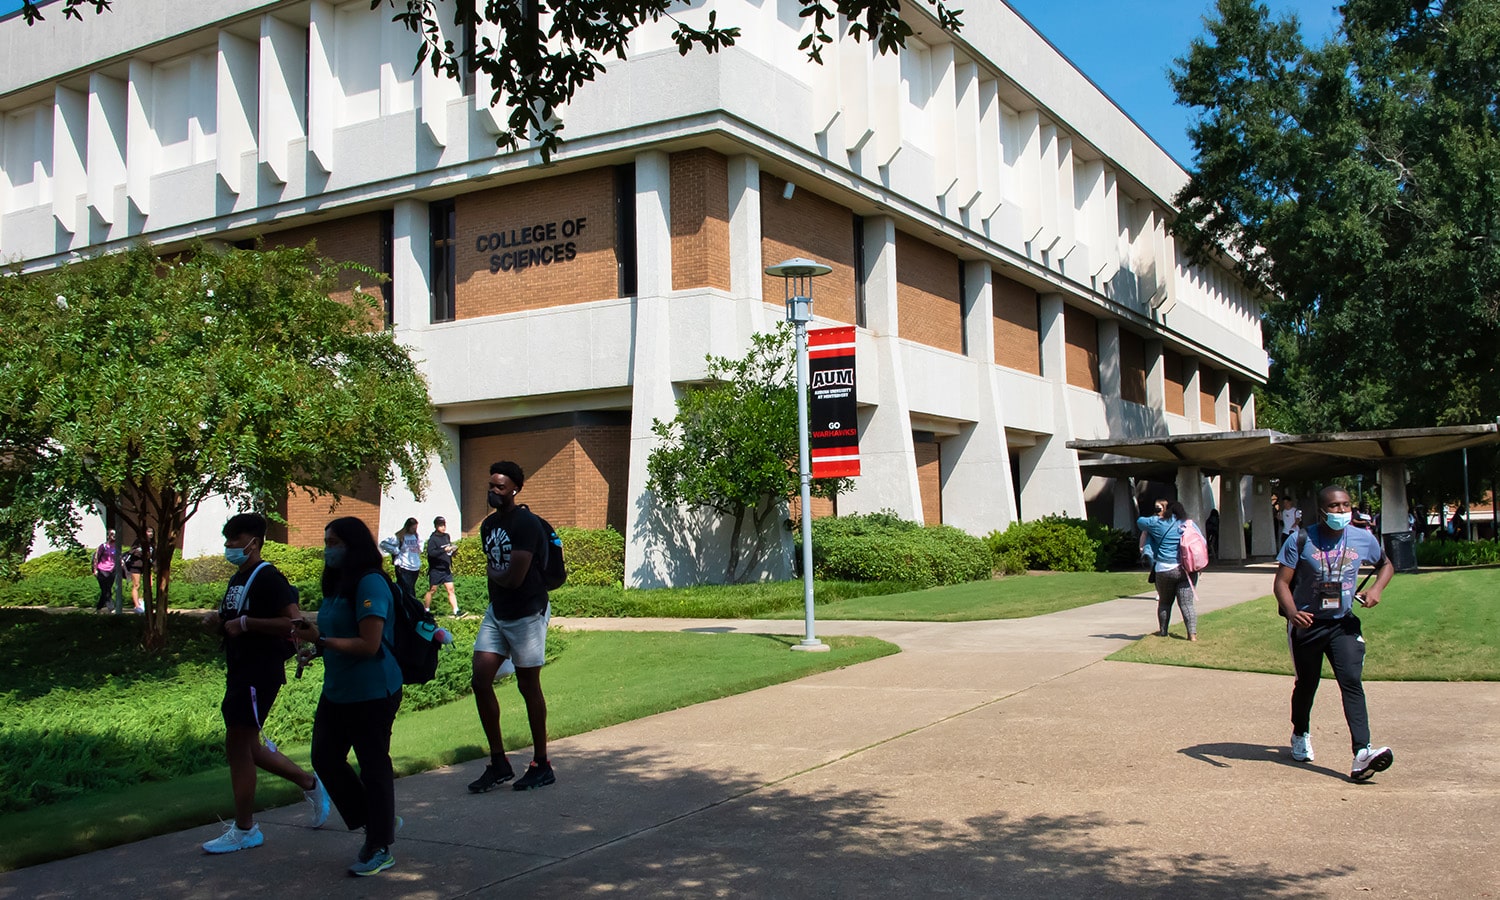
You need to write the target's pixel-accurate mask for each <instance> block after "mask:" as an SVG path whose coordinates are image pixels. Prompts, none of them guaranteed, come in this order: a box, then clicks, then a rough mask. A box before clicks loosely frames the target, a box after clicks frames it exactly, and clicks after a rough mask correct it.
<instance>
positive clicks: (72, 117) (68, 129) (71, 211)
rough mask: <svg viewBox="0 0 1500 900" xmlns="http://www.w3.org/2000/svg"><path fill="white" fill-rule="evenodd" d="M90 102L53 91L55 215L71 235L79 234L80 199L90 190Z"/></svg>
mask: <svg viewBox="0 0 1500 900" xmlns="http://www.w3.org/2000/svg"><path fill="white" fill-rule="evenodd" d="M88 127H89V100H88V97H87V96H86V95H84V94H82V93H80V92H78V91H75V90H70V89H68V88H65V87H57V88H54V89H53V92H52V215H53V217H54V218H56V219H57V223H58V224H59V225H61V226H62V228H63V230H64V231H66V232H68V233H69V234H77V233H78V227H79V225H81V224H83V223H81V222H79V221H78V197H79V195H80V194H83V193H86V192H87V191H88V173H87V168H86V166H85V165H84V160H85V158H86V153H87V148H88Z"/></svg>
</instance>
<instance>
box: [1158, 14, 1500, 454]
mask: <svg viewBox="0 0 1500 900" xmlns="http://www.w3.org/2000/svg"><path fill="white" fill-rule="evenodd" d="M1340 9H1341V11H1342V14H1343V22H1342V26H1341V28H1340V29H1339V31H1338V33H1337V34H1336V35H1334V36H1333V37H1332V38H1331V39H1330V40H1328V41H1327V42H1326V43H1324V44H1323V45H1322V46H1319V47H1315V48H1310V47H1308V46H1306V45H1305V44H1304V43H1303V41H1302V38H1301V35H1300V33H1299V31H1298V27H1297V24H1296V20H1295V19H1294V18H1287V19H1282V20H1279V21H1272V20H1271V18H1270V16H1269V14H1268V12H1267V10H1266V8H1265V7H1264V6H1263V5H1261V4H1259V3H1255V2H1252V0H1219V2H1218V7H1217V14H1216V15H1215V16H1214V17H1213V18H1211V19H1210V20H1209V21H1208V23H1207V34H1206V35H1205V36H1204V37H1200V38H1198V39H1196V40H1195V41H1194V42H1193V43H1192V45H1191V47H1190V49H1189V51H1188V53H1187V55H1186V56H1184V57H1183V58H1181V59H1179V60H1177V62H1176V65H1175V67H1174V70H1173V72H1172V75H1171V77H1172V83H1173V86H1174V88H1175V89H1176V91H1177V96H1178V99H1179V102H1181V103H1183V104H1185V105H1188V106H1192V107H1196V108H1197V109H1198V110H1200V113H1199V117H1198V120H1197V123H1196V124H1195V125H1194V126H1193V127H1192V129H1190V132H1189V134H1190V137H1191V139H1192V142H1193V146H1194V149H1195V155H1196V161H1195V171H1193V172H1192V173H1191V178H1190V180H1189V183H1188V184H1187V186H1186V187H1185V188H1184V189H1183V190H1182V192H1181V193H1180V194H1179V195H1178V197H1177V203H1178V205H1179V206H1180V208H1181V213H1180V215H1179V217H1178V219H1177V221H1176V222H1175V224H1174V233H1175V235H1176V236H1177V238H1178V239H1179V240H1180V241H1181V242H1182V243H1183V246H1184V247H1185V248H1186V249H1187V250H1188V251H1189V252H1190V253H1191V254H1193V255H1194V256H1196V257H1198V258H1203V257H1204V256H1208V255H1212V254H1214V253H1216V252H1217V248H1218V247H1219V246H1220V245H1223V246H1227V247H1229V248H1231V249H1232V250H1233V251H1234V254H1235V255H1236V256H1237V258H1238V266H1239V268H1240V270H1241V272H1242V273H1243V274H1244V275H1245V276H1246V277H1247V278H1248V279H1250V280H1252V281H1253V282H1254V283H1257V284H1260V285H1262V286H1264V287H1265V288H1266V289H1267V290H1268V291H1269V293H1270V294H1271V295H1272V296H1271V297H1270V298H1269V300H1268V301H1267V303H1266V306H1265V321H1264V325H1265V330H1266V339H1267V340H1266V343H1267V349H1268V351H1269V353H1270V356H1271V358H1272V361H1273V365H1272V368H1271V377H1270V384H1269V393H1270V394H1271V395H1272V397H1271V402H1269V403H1268V404H1267V406H1268V407H1269V408H1272V409H1274V411H1275V417H1276V420H1277V424H1278V426H1279V427H1282V428H1286V429H1290V430H1299V431H1331V430H1340V429H1349V428H1384V427H1402V426H1422V425H1432V424H1467V423H1471V422H1474V421H1489V420H1491V419H1492V418H1493V417H1494V416H1495V415H1496V414H1497V413H1500V370H1497V367H1496V358H1497V353H1496V351H1497V348H1500V102H1497V93H1500V0H1432V2H1417V0H1407V2H1402V0H1349V2H1346V3H1344V4H1343V5H1342V6H1341V7H1340Z"/></svg>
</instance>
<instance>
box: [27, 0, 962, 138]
mask: <svg viewBox="0 0 1500 900" xmlns="http://www.w3.org/2000/svg"><path fill="white" fill-rule="evenodd" d="M40 2H41V0H21V12H22V14H23V15H24V16H25V19H26V22H27V23H28V24H31V23H34V22H37V21H40V20H41V19H42V18H43V17H42V13H41V10H40V8H39V3H40ZM799 2H800V4H801V6H802V12H801V16H802V18H804V19H808V20H810V21H811V23H812V30H811V32H810V33H809V34H807V35H806V36H804V37H803V39H802V42H801V44H800V45H799V49H802V50H805V51H806V52H807V56H808V58H809V59H811V60H812V61H814V62H818V63H821V62H822V61H823V57H822V49H823V46H824V45H825V44H829V43H832V42H833V40H834V36H833V35H832V34H830V28H832V29H833V30H834V31H837V30H838V29H840V28H844V27H846V28H847V33H848V35H849V36H850V37H852V38H853V39H855V40H870V41H874V42H875V45H876V46H877V47H878V48H879V49H880V52H881V53H891V52H896V51H898V50H899V49H900V48H902V47H904V46H906V39H907V37H909V36H910V35H911V33H912V29H911V26H910V25H908V24H907V23H906V22H905V21H904V20H903V19H902V18H901V0H799ZM924 2H925V3H926V5H927V6H929V7H931V8H932V10H933V13H934V15H936V16H937V19H938V24H939V25H940V26H941V27H942V28H944V29H947V30H949V31H955V32H956V31H958V29H959V27H960V22H959V18H958V12H961V10H960V11H954V10H951V9H949V7H948V5H947V4H946V3H945V2H944V0H924ZM110 3H111V0H64V2H63V5H62V11H63V15H64V17H70V18H74V19H81V18H82V13H80V12H79V9H80V8H82V7H93V9H94V11H95V13H103V12H104V11H105V10H107V9H109V8H110ZM439 3H440V0H371V3H370V8H371V9H376V8H378V7H381V6H388V7H390V8H391V9H393V10H395V14H394V15H393V16H392V20H393V21H397V22H400V23H402V24H403V25H405V26H406V28H408V29H409V30H410V31H411V32H412V33H413V34H416V35H417V36H418V37H419V38H420V39H421V45H420V48H419V49H418V51H417V59H416V68H421V67H422V66H423V65H424V64H426V65H430V66H431V67H432V70H433V71H434V72H441V73H446V74H447V75H448V77H450V78H453V79H458V78H460V75H461V72H462V70H463V69H468V70H469V71H473V72H478V73H480V74H482V75H484V76H485V77H486V78H488V79H489V83H490V88H491V90H492V91H493V98H492V100H491V102H492V103H499V102H500V101H501V100H504V102H505V105H506V106H508V107H509V108H510V110H511V112H510V116H509V117H508V119H507V124H508V125H509V128H508V130H506V131H505V132H504V133H502V134H501V135H499V137H498V139H497V142H498V144H499V145H500V146H501V147H507V148H514V147H516V146H517V145H518V144H519V143H520V142H523V141H528V140H534V141H536V142H537V144H538V146H539V148H540V150H541V153H542V157H543V159H544V160H545V159H548V158H550V157H551V155H552V153H553V152H554V151H555V150H556V149H557V147H558V145H559V144H560V143H561V136H560V135H559V132H560V131H562V129H563V125H562V123H561V122H559V121H557V120H556V119H555V118H554V113H555V112H556V111H557V110H560V109H562V108H563V107H564V106H566V105H567V104H568V103H569V102H570V101H571V100H572V99H573V95H574V94H575V93H576V92H577V91H578V89H579V88H580V87H582V86H583V85H584V84H587V83H588V82H590V81H593V80H594V79H595V78H596V77H597V76H598V75H599V74H600V73H601V72H603V71H604V69H605V67H604V63H603V62H602V59H603V58H605V57H615V58H618V59H624V58H625V56H626V51H627V49H628V47H629V44H630V36H631V35H632V34H633V33H634V32H635V30H636V29H637V28H640V27H641V26H642V25H645V24H647V23H650V22H658V21H660V20H661V19H662V18H663V17H667V18H671V19H673V21H675V22H676V24H677V27H676V29H675V30H674V31H673V32H672V39H673V40H674V41H675V42H676V43H677V49H678V52H680V53H682V54H683V55H687V54H688V53H689V52H690V51H691V50H692V49H693V48H694V47H701V48H702V49H703V50H705V51H707V52H709V53H713V52H715V51H717V50H720V49H723V48H725V47H729V46H732V45H733V44H734V42H735V41H736V40H737V39H738V38H739V36H740V29H739V28H738V27H734V26H730V27H720V26H719V24H718V13H717V12H715V11H712V10H711V11H709V14H708V22H707V24H706V25H705V27H704V28H702V29H699V28H695V27H693V26H691V25H688V24H687V23H685V22H683V21H680V20H678V19H676V17H675V16H673V15H672V12H673V10H674V9H677V10H686V9H687V8H688V7H689V3H688V0H486V2H484V3H480V2H479V0H456V2H451V4H449V3H444V5H447V6H450V7H451V9H450V12H451V15H448V16H445V15H444V12H443V11H440V10H439ZM445 18H448V19H450V20H451V22H452V25H453V28H452V29H449V30H448V34H455V33H456V34H460V35H464V34H468V35H473V39H472V41H465V40H464V39H462V38H460V40H459V41H458V42H457V43H455V42H454V40H453V39H452V37H447V36H445V31H444V28H443V21H444V19H445ZM844 23H847V25H845V24H844Z"/></svg>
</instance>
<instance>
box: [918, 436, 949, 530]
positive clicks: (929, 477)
mask: <svg viewBox="0 0 1500 900" xmlns="http://www.w3.org/2000/svg"><path fill="white" fill-rule="evenodd" d="M913 440H914V443H913V445H912V446H913V447H914V448H915V449H916V451H917V488H918V490H920V491H921V494H922V521H923V522H924V523H925V524H927V525H939V524H941V523H942V521H943V470H942V449H941V448H942V444H939V443H938V442H937V441H935V440H933V439H932V438H931V437H930V436H924V435H921V434H915V435H913Z"/></svg>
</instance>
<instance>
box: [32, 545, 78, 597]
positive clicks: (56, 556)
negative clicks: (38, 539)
mask: <svg viewBox="0 0 1500 900" xmlns="http://www.w3.org/2000/svg"><path fill="white" fill-rule="evenodd" d="M17 568H18V569H19V571H20V573H21V577H22V578H77V577H78V576H80V575H88V574H89V573H90V572H92V571H93V554H92V551H89V550H81V549H80V550H53V551H52V552H51V553H43V554H42V555H41V556H37V557H33V558H32V559H28V560H26V561H25V562H23V563H21V565H20V566H18V567H17ZM94 589H95V590H96V591H97V590H98V586H97V585H96V586H95V588H94Z"/></svg>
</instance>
